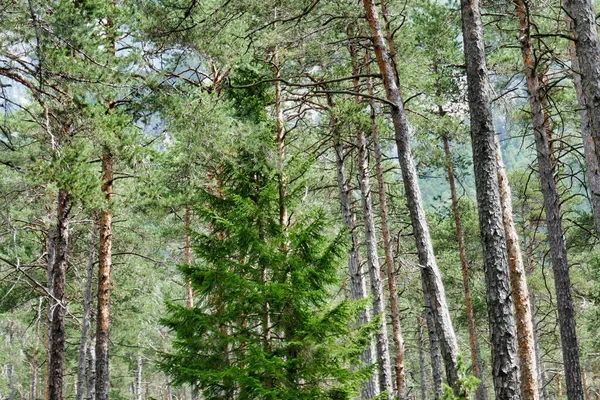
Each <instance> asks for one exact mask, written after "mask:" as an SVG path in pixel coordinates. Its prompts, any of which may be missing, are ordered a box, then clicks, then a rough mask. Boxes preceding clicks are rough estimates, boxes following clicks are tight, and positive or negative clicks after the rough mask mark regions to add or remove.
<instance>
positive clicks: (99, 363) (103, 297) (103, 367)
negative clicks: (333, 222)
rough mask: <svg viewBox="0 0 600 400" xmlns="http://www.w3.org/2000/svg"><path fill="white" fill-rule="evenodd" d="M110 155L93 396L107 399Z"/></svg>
mask: <svg viewBox="0 0 600 400" xmlns="http://www.w3.org/2000/svg"><path fill="white" fill-rule="evenodd" d="M112 168H113V158H112V154H111V153H110V151H108V149H105V150H104V153H103V154H102V181H103V185H102V191H103V192H104V199H105V200H106V205H105V208H104V209H103V210H102V211H101V216H100V246H99V252H98V254H99V268H98V313H97V321H96V398H97V399H98V400H108V397H109V390H110V382H109V328H110V290H111V283H110V278H111V267H112V211H111V209H110V208H111V200H112V195H113V171H112Z"/></svg>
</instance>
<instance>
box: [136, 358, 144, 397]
mask: <svg viewBox="0 0 600 400" xmlns="http://www.w3.org/2000/svg"><path fill="white" fill-rule="evenodd" d="M142 367H143V363H142V356H141V355H139V354H138V356H137V370H136V374H135V399H136V400H142V398H143V394H142V391H143V388H142V376H143V374H142Z"/></svg>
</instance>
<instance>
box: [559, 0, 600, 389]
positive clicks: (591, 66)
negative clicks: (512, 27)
mask: <svg viewBox="0 0 600 400" xmlns="http://www.w3.org/2000/svg"><path fill="white" fill-rule="evenodd" d="M564 8H565V10H566V12H567V16H568V17H569V18H570V21H569V26H570V28H571V31H572V32H573V33H574V36H575V44H574V47H575V49H574V50H575V54H576V56H577V57H576V58H577V63H576V64H577V65H572V68H573V69H574V70H576V69H578V70H579V71H578V72H579V76H580V85H581V88H582V95H583V96H582V98H581V99H579V97H580V96H579V93H578V102H579V104H580V106H581V105H582V100H583V103H584V104H585V113H586V114H587V118H585V119H584V116H583V115H582V124H583V129H582V133H583V135H584V139H585V135H586V122H588V121H589V132H590V136H591V139H592V141H593V143H594V146H593V149H594V155H593V157H594V158H595V161H594V162H588V174H594V176H593V177H592V178H591V179H590V185H594V186H595V184H597V183H598V182H600V169H599V168H598V166H599V165H600V42H599V40H598V27H597V25H596V17H595V14H594V8H593V2H592V0H564ZM572 58H574V57H573V55H572ZM575 74H577V72H575ZM575 84H576V85H577V78H575ZM587 147H589V149H588V151H590V150H591V147H592V146H587ZM589 156H590V159H591V158H592V155H591V154H590V155H589ZM587 158H588V155H586V159H587ZM591 189H592V202H593V204H597V203H596V202H600V199H597V198H596V197H598V196H600V193H594V189H595V187H593V186H592V187H591ZM594 212H595V213H596V211H595V210H594ZM596 215H598V214H595V216H596ZM598 224H599V220H598V219H596V229H599V228H600V226H599V225H598ZM599 232H600V230H599ZM572 361H573V360H572ZM565 372H566V375H567V377H566V380H567V392H569V389H568V388H569V385H571V386H572V387H573V386H574V388H573V389H572V392H571V393H568V395H569V396H571V395H577V396H579V395H581V393H580V392H582V391H581V390H579V389H578V387H580V386H581V382H578V381H577V380H578V378H577V376H573V377H570V378H569V377H568V375H569V374H570V373H571V372H570V371H565ZM572 373H573V375H577V374H576V372H575V371H572ZM579 381H581V378H579ZM569 382H570V383H569Z"/></svg>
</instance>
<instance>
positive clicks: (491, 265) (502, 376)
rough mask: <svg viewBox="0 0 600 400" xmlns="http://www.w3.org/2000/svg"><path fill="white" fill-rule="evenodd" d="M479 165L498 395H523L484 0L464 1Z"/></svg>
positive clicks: (475, 153) (475, 159)
mask: <svg viewBox="0 0 600 400" xmlns="http://www.w3.org/2000/svg"><path fill="white" fill-rule="evenodd" d="M461 5H462V7H461V8H462V24H463V42H464V51H465V60H466V66H467V84H468V99H469V110H470V115H471V141H472V147H473V167H474V170H475V186H476V189H477V204H478V209H479V224H480V230H481V238H482V242H483V255H484V271H485V282H486V289H487V303H488V318H489V326H490V333H491V347H492V376H493V379H494V389H495V394H496V398H497V399H503V400H511V399H520V397H521V395H520V387H519V376H518V365H517V343H516V329H515V321H514V317H513V311H514V309H513V303H512V299H511V287H510V279H509V272H508V259H507V254H506V238H505V234H504V225H503V219H502V208H501V204H500V193H499V189H498V165H497V162H496V141H495V133H494V125H493V120H492V109H491V103H490V93H489V91H490V88H489V81H488V76H487V65H486V59H485V44H484V39H483V27H482V22H481V13H480V10H479V1H478V0H461Z"/></svg>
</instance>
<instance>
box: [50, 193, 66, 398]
mask: <svg viewBox="0 0 600 400" xmlns="http://www.w3.org/2000/svg"><path fill="white" fill-rule="evenodd" d="M70 211H71V198H70V196H69V194H68V193H67V191H65V190H62V189H61V190H59V192H58V206H57V209H56V230H55V232H54V233H55V235H56V236H55V238H54V245H53V247H54V251H53V253H54V254H53V257H52V258H53V265H52V296H53V301H51V304H52V305H51V309H50V315H51V317H50V339H49V347H50V362H49V366H48V398H49V399H50V400H62V398H63V394H62V389H63V368H64V353H65V344H66V342H65V308H66V298H65V287H66V275H67V263H68V257H69V218H70V217H69V213H70Z"/></svg>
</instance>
